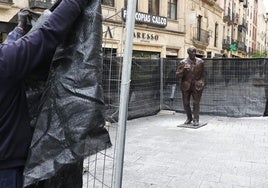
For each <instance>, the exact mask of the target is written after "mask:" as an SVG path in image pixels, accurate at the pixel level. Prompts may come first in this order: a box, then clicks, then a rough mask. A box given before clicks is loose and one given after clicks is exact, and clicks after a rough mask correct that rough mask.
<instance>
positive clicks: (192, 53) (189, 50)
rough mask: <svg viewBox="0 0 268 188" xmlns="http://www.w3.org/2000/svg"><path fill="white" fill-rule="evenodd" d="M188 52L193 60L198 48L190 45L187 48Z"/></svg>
mask: <svg viewBox="0 0 268 188" xmlns="http://www.w3.org/2000/svg"><path fill="white" fill-rule="evenodd" d="M187 53H188V55H189V58H190V59H192V60H193V59H195V56H196V48H195V47H194V46H190V47H189V48H188V49H187Z"/></svg>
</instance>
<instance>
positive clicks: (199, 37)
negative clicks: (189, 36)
mask: <svg viewBox="0 0 268 188" xmlns="http://www.w3.org/2000/svg"><path fill="white" fill-rule="evenodd" d="M193 42H194V43H195V44H197V45H201V46H208V44H209V32H208V31H206V30H204V29H200V28H194V31H193Z"/></svg>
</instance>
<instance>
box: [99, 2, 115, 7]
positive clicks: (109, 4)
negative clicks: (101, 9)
mask: <svg viewBox="0 0 268 188" xmlns="http://www.w3.org/2000/svg"><path fill="white" fill-rule="evenodd" d="M101 4H103V5H107V6H111V7H113V6H114V0H101Z"/></svg>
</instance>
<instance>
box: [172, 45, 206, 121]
mask: <svg viewBox="0 0 268 188" xmlns="http://www.w3.org/2000/svg"><path fill="white" fill-rule="evenodd" d="M187 53H188V55H189V56H188V57H187V58H185V59H183V60H182V61H180V62H179V63H178V66H177V70H176V74H177V75H178V76H181V77H182V78H181V91H182V100H183V107H184V110H185V112H186V115H187V120H186V121H185V122H184V124H191V122H192V121H193V125H194V126H198V125H199V109H200V100H201V96H202V92H203V89H204V85H205V79H204V61H203V60H202V59H200V58H197V57H196V48H195V47H193V46H191V47H189V48H188V49H187ZM191 97H192V99H193V117H192V110H191V107H190V99H191Z"/></svg>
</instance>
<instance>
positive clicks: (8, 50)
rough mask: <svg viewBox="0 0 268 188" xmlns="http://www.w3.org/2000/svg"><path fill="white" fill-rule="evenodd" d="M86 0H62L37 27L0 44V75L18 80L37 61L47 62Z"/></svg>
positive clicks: (35, 64)
mask: <svg viewBox="0 0 268 188" xmlns="http://www.w3.org/2000/svg"><path fill="white" fill-rule="evenodd" d="M87 1H89V0H63V1H62V2H61V3H60V4H59V6H58V7H57V8H56V9H55V10H54V11H53V13H52V14H51V16H50V17H49V18H48V20H47V21H45V22H44V24H43V25H42V26H41V28H39V29H36V30H34V31H33V32H31V33H29V34H27V35H25V36H24V37H22V38H20V39H18V40H16V41H15V42H12V43H8V44H4V45H1V46H0V75H1V77H2V78H3V77H4V78H8V79H14V80H20V79H22V78H24V77H25V75H27V73H29V72H30V71H31V70H33V68H34V67H36V66H37V65H38V64H39V63H41V62H44V61H45V62H47V63H50V62H51V59H52V57H53V55H54V52H55V49H56V47H57V45H58V44H59V43H61V42H62V41H63V40H64V38H65V36H66V34H67V33H68V31H69V29H71V27H72V25H73V23H74V21H75V20H76V19H77V17H78V16H79V15H80V13H81V11H82V10H83V7H84V4H85V3H86V2H87Z"/></svg>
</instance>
